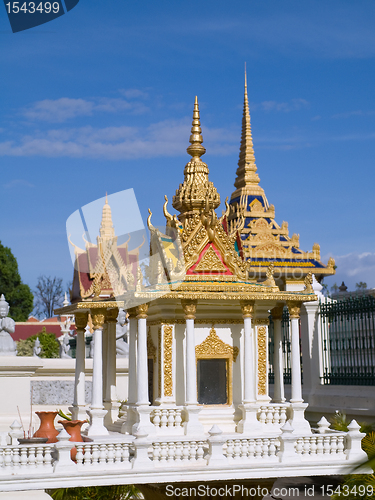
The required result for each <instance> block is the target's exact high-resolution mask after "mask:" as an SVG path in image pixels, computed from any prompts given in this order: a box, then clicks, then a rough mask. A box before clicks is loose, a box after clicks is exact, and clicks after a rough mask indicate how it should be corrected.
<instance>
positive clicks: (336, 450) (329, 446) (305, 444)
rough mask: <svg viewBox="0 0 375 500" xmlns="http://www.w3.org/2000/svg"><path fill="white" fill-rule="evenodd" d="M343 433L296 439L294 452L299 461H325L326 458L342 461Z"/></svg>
mask: <svg viewBox="0 0 375 500" xmlns="http://www.w3.org/2000/svg"><path fill="white" fill-rule="evenodd" d="M344 439H345V433H338V432H337V433H332V432H330V433H329V434H313V435H312V436H305V437H299V438H298V439H296V443H295V450H296V453H297V454H298V455H300V456H301V459H302V460H303V459H306V458H307V459H311V458H312V457H315V459H317V458H318V457H319V460H320V459H323V460H324V459H325V458H326V457H328V455H329V457H330V458H337V459H340V460H342V459H343V458H344V457H345V453H344V448H345V446H344Z"/></svg>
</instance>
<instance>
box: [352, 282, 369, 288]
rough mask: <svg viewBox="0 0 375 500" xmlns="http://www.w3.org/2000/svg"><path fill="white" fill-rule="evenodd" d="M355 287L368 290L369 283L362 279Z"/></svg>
mask: <svg viewBox="0 0 375 500" xmlns="http://www.w3.org/2000/svg"><path fill="white" fill-rule="evenodd" d="M355 287H356V289H357V290H366V289H367V283H365V282H364V281H360V282H359V283H356V284H355Z"/></svg>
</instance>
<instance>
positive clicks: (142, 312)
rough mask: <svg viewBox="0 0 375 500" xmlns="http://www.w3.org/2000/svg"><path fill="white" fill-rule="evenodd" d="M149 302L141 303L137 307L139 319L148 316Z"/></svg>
mask: <svg viewBox="0 0 375 500" xmlns="http://www.w3.org/2000/svg"><path fill="white" fill-rule="evenodd" d="M147 311H148V304H140V305H139V306H137V307H136V314H137V319H145V318H147Z"/></svg>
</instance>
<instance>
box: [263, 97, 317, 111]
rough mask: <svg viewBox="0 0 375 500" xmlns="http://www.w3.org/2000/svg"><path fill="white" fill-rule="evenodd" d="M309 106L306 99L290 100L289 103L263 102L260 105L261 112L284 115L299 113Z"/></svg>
mask: <svg viewBox="0 0 375 500" xmlns="http://www.w3.org/2000/svg"><path fill="white" fill-rule="evenodd" d="M309 106H310V104H309V102H308V101H306V99H291V100H290V101H289V102H277V101H263V102H261V103H260V107H261V108H262V110H263V111H282V112H284V113H289V112H290V111H299V110H300V109H304V108H308V107H309Z"/></svg>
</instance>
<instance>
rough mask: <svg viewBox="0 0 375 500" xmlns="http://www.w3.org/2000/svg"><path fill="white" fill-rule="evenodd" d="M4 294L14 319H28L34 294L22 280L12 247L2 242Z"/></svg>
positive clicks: (0, 290)
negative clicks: (5, 245)
mask: <svg viewBox="0 0 375 500" xmlns="http://www.w3.org/2000/svg"><path fill="white" fill-rule="evenodd" d="M2 293H3V294H4V296H5V300H6V301H7V302H8V304H9V307H10V310H9V316H10V317H11V318H13V319H14V321H26V320H27V318H28V317H29V314H30V313H31V311H32V310H33V300H34V299H33V294H32V293H31V290H30V287H29V286H28V285H25V284H24V283H22V281H21V276H20V273H19V272H18V264H17V260H16V258H15V257H14V255H13V254H12V252H11V250H10V248H8V247H4V246H3V245H2V244H1V242H0V294H2Z"/></svg>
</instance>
